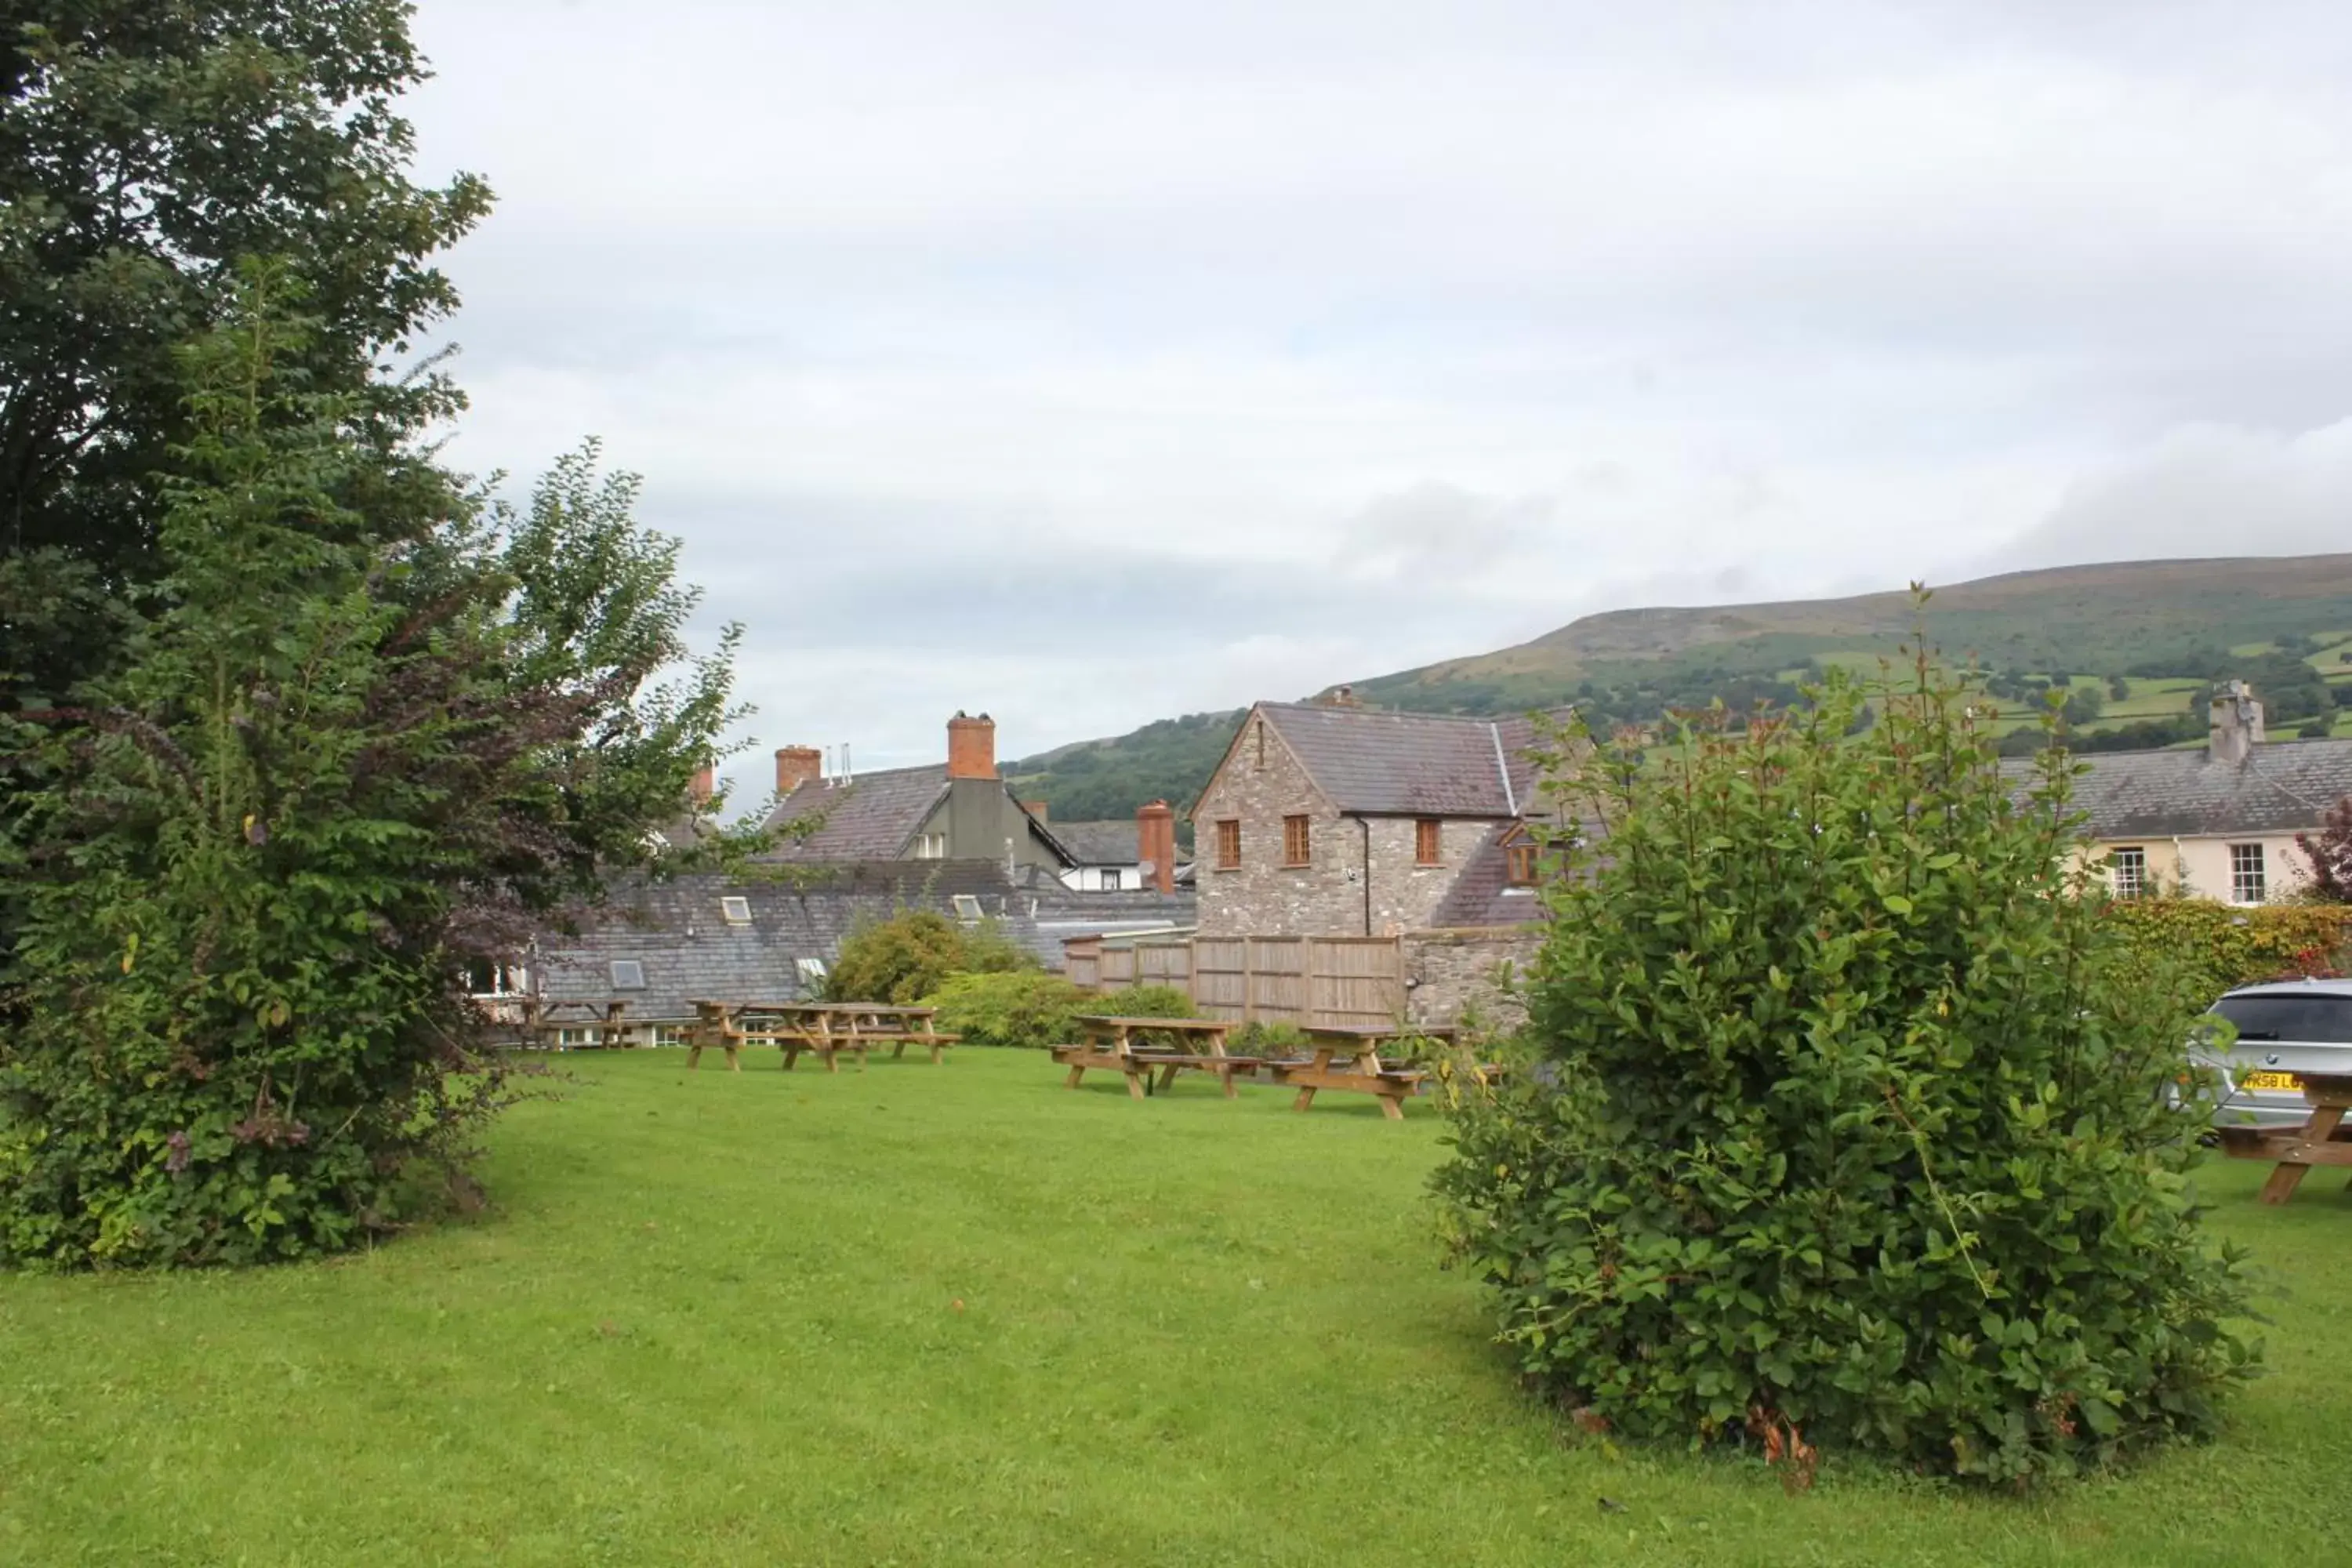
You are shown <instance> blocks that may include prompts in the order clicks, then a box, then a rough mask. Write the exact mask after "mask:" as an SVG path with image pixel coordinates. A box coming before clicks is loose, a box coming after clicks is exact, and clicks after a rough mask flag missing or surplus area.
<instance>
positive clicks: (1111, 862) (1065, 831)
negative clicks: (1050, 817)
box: [1054, 817, 1143, 866]
mask: <svg viewBox="0 0 2352 1568" xmlns="http://www.w3.org/2000/svg"><path fill="white" fill-rule="evenodd" d="M1054 837H1056V838H1058V839H1060V840H1061V841H1062V846H1063V847H1064V848H1066V849H1067V850H1069V852H1070V853H1071V855H1072V856H1073V857H1075V858H1076V860H1077V863H1078V864H1079V865H1081V866H1134V865H1139V864H1140V863H1141V861H1142V859H1143V852H1142V848H1141V847H1140V845H1139V841H1138V838H1137V835H1136V830H1135V822H1134V819H1133V818H1131V817H1130V818H1129V819H1128V820H1127V821H1124V822H1120V821H1118V820H1113V821H1109V822H1057V823H1055V824H1054Z"/></svg>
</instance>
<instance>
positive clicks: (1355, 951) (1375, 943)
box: [1307, 937, 1404, 1028]
mask: <svg viewBox="0 0 2352 1568" xmlns="http://www.w3.org/2000/svg"><path fill="white" fill-rule="evenodd" d="M1307 957H1308V966H1307V999H1308V1012H1309V1016H1310V1022H1311V1023H1312V1024H1313V1025H1314V1026H1317V1027H1321V1028H1340V1027H1350V1026H1352V1027H1360V1028H1380V1027H1382V1026H1387V1025H1390V1024H1393V1023H1395V1022H1396V1021H1397V1019H1398V1018H1399V1017H1401V1016H1402V1015H1403V1012H1404V984H1403V980H1404V975H1403V952H1402V943H1400V942H1398V941H1397V940H1396V939H1395V938H1393V937H1321V938H1318V939H1316V940H1315V941H1313V942H1310V943H1309V944H1308V946H1307Z"/></svg>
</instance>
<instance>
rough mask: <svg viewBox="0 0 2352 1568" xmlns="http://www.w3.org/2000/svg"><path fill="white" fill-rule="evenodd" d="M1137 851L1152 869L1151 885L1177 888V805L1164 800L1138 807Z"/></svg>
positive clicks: (1170, 890)
mask: <svg viewBox="0 0 2352 1568" xmlns="http://www.w3.org/2000/svg"><path fill="white" fill-rule="evenodd" d="M1135 853H1136V857H1137V858H1139V859H1140V860H1142V861H1143V862H1144V863H1145V864H1146V865H1147V866H1149V867H1150V871H1149V872H1147V873H1146V875H1148V876H1149V877H1150V879H1151V885H1152V886H1153V887H1155V888H1157V889H1160V891H1161V892H1163V893H1172V892H1174V891H1175V890H1176V808H1175V807H1174V806H1172V805H1169V804H1168V803H1167V802H1166V801H1164V800H1155V801H1152V802H1151V803H1150V804H1149V805H1140V806H1138V807H1137V808H1136V811H1135Z"/></svg>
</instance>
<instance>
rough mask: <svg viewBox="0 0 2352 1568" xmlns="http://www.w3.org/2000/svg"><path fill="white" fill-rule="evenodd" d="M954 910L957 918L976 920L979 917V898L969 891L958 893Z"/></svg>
mask: <svg viewBox="0 0 2352 1568" xmlns="http://www.w3.org/2000/svg"><path fill="white" fill-rule="evenodd" d="M955 912H956V918H957V919H958V920H966V921H976V920H978V919H980V900H978V899H976V898H974V897H973V896H972V895H971V894H970V893H958V894H956V895H955Z"/></svg>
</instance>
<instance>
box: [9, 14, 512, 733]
mask: <svg viewBox="0 0 2352 1568" xmlns="http://www.w3.org/2000/svg"><path fill="white" fill-rule="evenodd" d="M410 9H411V8H410V6H409V5H407V4H406V3H405V0H0V300H5V302H6V309H5V310H0V682H5V685H0V704H5V703H7V702H10V701H20V702H33V703H38V702H40V701H42V700H50V699H55V698H57V697H58V696H60V695H61V694H63V693H65V692H67V691H68V690H70V689H71V688H72V686H73V684H74V683H75V682H76V681H78V680H79V679H84V678H86V677H88V676H90V675H93V674H97V673H100V672H102V671H104V670H105V669H107V668H109V666H110V660H111V659H112V658H114V656H115V655H116V654H117V653H118V652H119V651H120V650H121V648H122V647H124V646H125V637H126V634H127V632H128V630H129V628H130V626H131V623H132V622H134V621H135V620H136V619H138V618H139V617H140V616H142V615H145V614H150V613H152V610H153V607H154V606H153V605H152V603H151V602H150V599H149V595H150V591H151V590H152V587H153V586H154V584H155V583H156V581H157V579H158V577H159V576H160V574H161V573H162V571H163V566H162V563H161V562H160V560H159V557H158V552H157V547H158V543H159V537H160V531H161V528H162V525H163V510H162V504H163V503H162V501H161V499H160V497H159V495H158V492H157V491H156V489H155V487H154V486H153V485H152V483H151V482H150V480H151V478H152V475H154V474H155V473H156V472H158V471H159V470H161V469H163V468H165V467H167V466H168V465H169V463H170V461H171V454H172V452H173V448H174V447H177V446H180V445H183V444H184V443H185V442H187V441H188V440H189V439H190V437H191V435H192V433H193V429H194V426H192V425H191V424H190V423H189V419H190V416H189V412H188V409H187V407H186V406H185V404H184V397H183V393H184V386H183V384H182V382H181V379H180V376H179V374H178V371H177V369H176V367H175V365H174V363H173V353H174V352H175V350H176V349H177V348H178V347H179V346H180V345H182V344H184V343H185V342H189V341H190V340H191V339H193V338H195V337H197V336H199V335H201V334H202V333H203V332H204V331H205V330H206V329H207V328H208V327H210V326H211V325H213V324H215V323H217V322H219V321H223V320H225V319H226V315H227V313H228V311H229V310H230V309H231V308H232V302H233V300H234V299H235V297H236V287H237V286H236V268H237V265H238V263H239V262H240V261H241V260H242V259H243V258H249V257H261V256H268V257H275V258H283V259H284V260H285V261H286V262H287V263H288V264H289V266H290V267H291V268H292V269H293V271H294V272H295V273H296V274H298V275H299V276H300V277H302V278H304V279H308V280H309V283H310V299H309V307H308V308H309V310H310V312H311V314H312V317H313V319H314V320H315V322H316V330H315V331H313V332H311V333H310V336H309V337H308V339H307V341H306V342H304V343H303V345H302V347H301V349H300V356H301V358H300V363H299V364H296V363H283V364H281V366H280V369H279V374H281V375H284V376H289V377H290V376H293V375H296V374H299V375H301V376H302V377H304V378H305V379H306V382H307V384H308V386H309V388H310V390H311V391H313V392H318V393H328V392H337V393H343V394H348V395H350V396H351V397H352V403H351V404H350V405H349V406H348V408H347V411H346V414H345V416H344V417H345V420H346V424H347V426H348V428H347V429H346V432H345V434H346V437H347V438H352V439H372V440H373V441H374V442H375V444H376V445H378V446H379V447H385V448H389V447H391V446H393V445H394V444H396V440H397V437H400V436H402V435H405V434H407V433H410V432H413V431H414V430H415V429H417V428H419V427H420V426H422V424H423V423H425V421H428V420H430V419H432V418H434V417H436V416H440V415H443V414H446V413H447V412H449V411H450V410H451V409H452V408H453V407H454V406H455V405H456V404H457V393H456V391H455V389H454V388H453V387H452V386H451V385H450V384H448V383H447V382H446V380H445V379H443V378H442V377H441V376H439V375H438V374H436V373H434V372H433V371H431V370H430V369H429V368H428V369H426V370H425V373H424V374H418V375H415V376H411V377H408V378H406V379H399V378H394V377H387V376H384V375H382V374H377V373H378V371H379V369H380V368H381V367H382V366H383V364H384V363H388V362H389V361H391V360H393V359H396V358H399V357H401V356H403V355H404V354H406V353H408V352H409V351H410V350H411V348H412V347H413V345H414V343H415V339H416V337H417V334H418V333H419V332H420V331H423V330H424V329H425V328H426V327H427V326H428V325H429V324H430V323H432V322H433V321H436V320H437V319H438V318H440V317H442V316H444V315H446V313H447V312H448V311H449V310H451V309H452V308H453V307H454V306H455V304H456V295H455V292H454V290H453V289H451V287H450V285H449V282H448V280H447V279H446V278H445V277H444V276H443V275H442V274H441V273H440V272H439V271H437V270H436V269H435V268H434V267H433V266H432V264H431V258H432V257H433V255H434V254H435V253H436V251H438V250H440V249H441V248H443V247H446V246H447V245H448V244H449V243H450V242H452V241H453V240H455V239H456V238H457V237H460V236H462V235H463V234H465V233H466V232H467V230H468V229H469V228H470V227H471V226H473V225H474V223H475V222H476V221H478V219H479V217H480V216H482V214H483V213H484V212H485V211H486V210H487V208H488V201H489V193H488V189H487V187H486V186H485V185H484V184H482V183H481V182H480V181H479V180H478V179H475V178H473V177H471V176H467V175H460V176H459V177H457V179H455V180H453V181H452V182H451V183H450V184H447V185H446V186H444V187H440V188H437V189H435V188H427V187H424V186H420V185H418V184H415V183H414V182H413V181H412V180H411V179H410V178H409V174H408V167H409V163H410V161H411V156H412V138H411V133H410V129H409V126H408V125H407V123H406V122H405V121H403V120H402V119H401V118H400V116H399V115H398V114H397V113H396V112H395V110H394V104H395V102H396V100H398V98H399V97H400V96H401V94H402V93H403V92H404V91H405V90H406V89H409V88H411V87H413V86H414V85H415V84H416V83H417V82H418V81H420V80H422V79H424V77H425V66H424V63H423V62H422V60H421V59H420V58H418V56H417V54H416V51H415V46H414V44H413V43H412V41H411V39H410V37H409V27H408V24H409V16H410ZM372 510H374V511H375V512H377V513H378V517H377V521H379V522H381V521H383V518H382V512H383V509H382V508H376V509H372Z"/></svg>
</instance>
